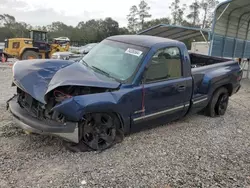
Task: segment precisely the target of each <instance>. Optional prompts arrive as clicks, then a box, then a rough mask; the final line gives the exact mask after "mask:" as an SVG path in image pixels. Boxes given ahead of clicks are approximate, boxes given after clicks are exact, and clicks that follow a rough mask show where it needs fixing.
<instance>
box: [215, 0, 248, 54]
mask: <svg viewBox="0 0 250 188" xmlns="http://www.w3.org/2000/svg"><path fill="white" fill-rule="evenodd" d="M249 26H250V0H231V1H226V2H224V3H223V4H221V5H219V6H218V8H217V10H216V14H215V20H214V25H213V31H212V42H211V46H210V48H211V52H210V53H211V55H213V56H219V57H231V58H235V57H236V58H240V57H242V58H243V57H244V58H249V57H250V49H249V47H250V32H249Z"/></svg>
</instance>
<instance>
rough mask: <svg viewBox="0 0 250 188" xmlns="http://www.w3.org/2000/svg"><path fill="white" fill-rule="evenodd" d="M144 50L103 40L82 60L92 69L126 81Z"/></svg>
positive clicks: (133, 71)
mask: <svg viewBox="0 0 250 188" xmlns="http://www.w3.org/2000/svg"><path fill="white" fill-rule="evenodd" d="M146 52H147V48H143V47H140V46H135V45H131V44H125V43H121V42H117V41H110V40H104V41H102V42H101V43H100V44H98V45H97V46H95V48H93V49H92V50H91V51H90V52H89V53H88V54H87V55H86V56H84V57H83V59H82V60H83V61H84V63H86V64H88V66H89V67H92V68H94V70H100V72H105V73H106V75H109V76H110V77H113V78H115V79H117V80H120V81H126V80H128V79H129V78H130V77H132V76H133V74H134V73H135V71H136V69H137V67H138V66H139V64H140V62H141V60H142V58H143V57H144V55H145V54H146Z"/></svg>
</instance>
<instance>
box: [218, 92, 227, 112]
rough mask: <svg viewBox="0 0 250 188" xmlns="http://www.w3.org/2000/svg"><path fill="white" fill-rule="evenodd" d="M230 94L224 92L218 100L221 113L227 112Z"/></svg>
mask: <svg viewBox="0 0 250 188" xmlns="http://www.w3.org/2000/svg"><path fill="white" fill-rule="evenodd" d="M228 99H229V98H228V95H226V94H224V95H222V96H221V97H220V99H219V101H218V113H219V115H223V114H225V112H226V110H227V105H228Z"/></svg>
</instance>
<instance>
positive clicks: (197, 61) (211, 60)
mask: <svg viewBox="0 0 250 188" xmlns="http://www.w3.org/2000/svg"><path fill="white" fill-rule="evenodd" d="M189 56H190V61H191V67H192V68H196V67H203V66H206V65H213V64H217V63H223V62H227V61H230V59H224V58H219V57H212V56H207V55H202V54H196V53H189Z"/></svg>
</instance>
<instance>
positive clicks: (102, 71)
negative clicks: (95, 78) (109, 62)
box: [91, 66, 111, 77]
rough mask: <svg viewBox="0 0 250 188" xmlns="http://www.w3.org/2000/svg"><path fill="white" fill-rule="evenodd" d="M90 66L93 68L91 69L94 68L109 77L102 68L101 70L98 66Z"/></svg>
mask: <svg viewBox="0 0 250 188" xmlns="http://www.w3.org/2000/svg"><path fill="white" fill-rule="evenodd" d="M91 68H93V69H95V70H97V71H99V72H101V73H103V74H105V75H106V76H108V77H111V76H110V74H109V73H107V72H105V71H104V70H101V69H99V68H97V67H95V66H91Z"/></svg>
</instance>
